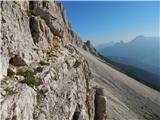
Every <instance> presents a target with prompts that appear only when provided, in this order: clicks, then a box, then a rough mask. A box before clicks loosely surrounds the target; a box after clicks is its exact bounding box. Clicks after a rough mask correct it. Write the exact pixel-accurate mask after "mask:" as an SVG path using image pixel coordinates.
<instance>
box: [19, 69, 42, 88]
mask: <svg viewBox="0 0 160 120" xmlns="http://www.w3.org/2000/svg"><path fill="white" fill-rule="evenodd" d="M17 74H18V75H22V76H24V80H23V81H21V83H26V84H27V85H29V86H31V87H33V86H38V85H40V84H42V80H41V79H40V78H35V76H34V75H35V72H33V71H31V70H26V71H25V72H23V71H18V73H17Z"/></svg>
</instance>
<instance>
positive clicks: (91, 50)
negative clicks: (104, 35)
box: [83, 40, 98, 56]
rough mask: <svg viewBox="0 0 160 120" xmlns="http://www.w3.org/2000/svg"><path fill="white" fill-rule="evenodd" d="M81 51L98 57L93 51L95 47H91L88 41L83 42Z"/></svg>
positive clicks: (95, 51)
mask: <svg viewBox="0 0 160 120" xmlns="http://www.w3.org/2000/svg"><path fill="white" fill-rule="evenodd" d="M83 49H84V50H86V51H87V52H90V53H91V54H93V55H95V56H98V52H97V50H96V49H95V47H94V46H93V45H92V43H91V41H90V40H87V41H86V42H84V44H83Z"/></svg>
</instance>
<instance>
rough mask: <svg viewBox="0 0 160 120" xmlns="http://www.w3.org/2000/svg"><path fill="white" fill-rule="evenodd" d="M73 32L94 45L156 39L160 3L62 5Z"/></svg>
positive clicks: (80, 3) (114, 2) (79, 3)
mask: <svg viewBox="0 0 160 120" xmlns="http://www.w3.org/2000/svg"><path fill="white" fill-rule="evenodd" d="M63 4H64V6H65V8H66V11H67V16H68V19H69V21H70V22H71V24H72V27H73V30H74V31H75V32H77V33H78V34H79V35H80V36H81V38H82V39H83V40H84V41H85V40H87V39H89V40H91V41H92V42H93V43H94V45H99V44H103V43H107V42H110V41H120V40H123V41H129V40H132V39H133V38H135V37H136V36H137V35H144V36H158V34H159V27H160V25H159V17H160V9H159V7H160V2H134V1H132V2H131V1H130V2H127V1H126V2H118V1H117V2H116V1H103V2H96V1H94V2H86V1H78V2H76V1H65V2H63Z"/></svg>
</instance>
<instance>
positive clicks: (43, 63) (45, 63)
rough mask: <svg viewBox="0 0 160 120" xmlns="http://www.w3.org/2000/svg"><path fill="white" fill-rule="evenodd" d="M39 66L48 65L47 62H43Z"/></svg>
mask: <svg viewBox="0 0 160 120" xmlns="http://www.w3.org/2000/svg"><path fill="white" fill-rule="evenodd" d="M39 64H40V65H49V63H48V62H45V61H40V62H39Z"/></svg>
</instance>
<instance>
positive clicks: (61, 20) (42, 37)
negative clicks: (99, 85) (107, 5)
mask: <svg viewBox="0 0 160 120" xmlns="http://www.w3.org/2000/svg"><path fill="white" fill-rule="evenodd" d="M1 24H2V25H1V41H0V43H1V44H0V45H1V46H0V47H1V49H0V80H1V87H0V92H1V94H0V102H1V110H0V119H1V120H10V119H11V120H94V118H95V117H94V116H95V101H94V100H95V90H94V89H93V88H92V76H91V72H90V70H89V66H88V63H87V61H86V60H85V59H84V58H83V57H82V56H81V55H80V53H79V52H78V51H77V50H76V48H75V47H74V46H75V45H73V44H76V45H77V46H79V47H82V46H83V42H82V40H81V39H80V37H79V36H78V35H77V34H76V33H74V32H73V31H72V28H71V25H70V23H69V22H68V20H67V18H66V13H65V9H64V7H63V5H62V3H60V2H54V1H24V2H21V1H1Z"/></svg>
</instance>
